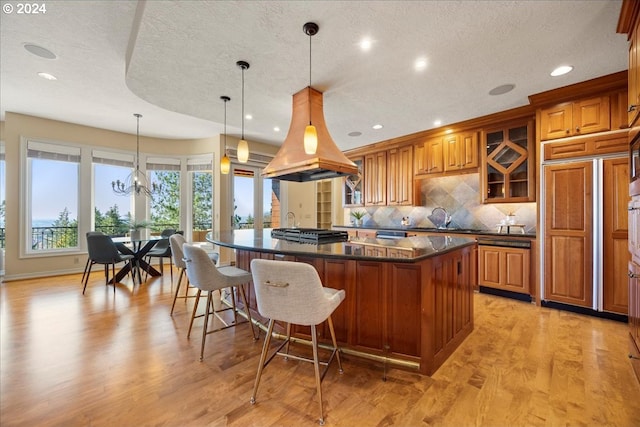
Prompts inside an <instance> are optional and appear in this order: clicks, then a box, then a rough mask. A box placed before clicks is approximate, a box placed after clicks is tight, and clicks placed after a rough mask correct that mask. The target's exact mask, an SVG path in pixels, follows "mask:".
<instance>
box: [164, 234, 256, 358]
mask: <svg viewBox="0 0 640 427" xmlns="http://www.w3.org/2000/svg"><path fill="white" fill-rule="evenodd" d="M172 237H173V236H172ZM182 251H183V253H184V261H185V264H186V266H187V268H186V270H187V277H188V278H189V283H191V285H192V286H194V287H196V288H198V292H197V293H196V302H195V304H194V306H193V313H192V314H191V322H190V324H189V332H188V333H187V337H189V336H190V335H191V328H192V326H193V320H194V319H195V318H196V317H204V327H203V329H202V345H201V348H200V360H201V361H202V358H203V354H204V344H205V340H206V337H207V335H208V334H210V333H213V332H216V331H220V330H222V329H226V328H230V327H232V326H237V325H238V324H240V323H245V322H238V310H237V308H236V304H235V298H236V297H235V293H234V290H237V293H238V294H240V298H241V299H242V303H243V304H244V307H245V311H246V315H247V318H248V323H249V325H250V326H251V335H252V337H253V338H254V339H256V335H255V331H254V328H253V322H252V319H251V313H250V311H249V305H248V304H247V298H246V294H245V291H244V287H243V285H245V284H247V283H249V281H250V280H251V273H249V272H248V271H246V270H242V269H240V268H236V267H222V268H218V267H216V265H215V264H214V262H213V260H212V259H211V257H210V256H209V254H207V252H206V251H205V250H204V249H202V248H200V247H197V246H193V245H190V244H184V245H183V246H182ZM225 288H230V289H231V304H232V306H231V307H229V308H224V309H221V310H215V308H214V306H213V298H212V294H213V292H214V291H221V290H223V289H225ZM203 291H204V292H206V293H207V304H206V308H205V313H204V314H202V315H199V316H196V312H197V309H198V302H199V301H200V295H201V293H202V292H203ZM226 310H233V321H232V322H231V323H229V322H227V321H226V320H225V319H224V318H223V317H222V316H221V315H220V313H221V312H222V311H226ZM211 315H213V316H214V317H217V318H218V320H220V321H221V322H222V324H223V326H222V327H219V328H216V329H213V330H209V329H208V327H209V317H210V316H211Z"/></svg>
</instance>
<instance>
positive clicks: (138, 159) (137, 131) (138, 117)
mask: <svg viewBox="0 0 640 427" xmlns="http://www.w3.org/2000/svg"><path fill="white" fill-rule="evenodd" d="M134 116H136V173H138V171H139V170H140V117H142V115H141V114H138V113H136V114H134Z"/></svg>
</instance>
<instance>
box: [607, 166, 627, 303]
mask: <svg viewBox="0 0 640 427" xmlns="http://www.w3.org/2000/svg"><path fill="white" fill-rule="evenodd" d="M603 180H604V181H603V188H604V189H605V191H604V194H603V218H602V219H603V222H602V223H603V228H602V235H603V236H602V237H603V252H604V254H605V256H604V257H603V309H604V310H605V311H612V312H615V313H620V314H627V312H628V303H629V290H628V283H627V282H628V281H627V276H626V274H625V269H626V267H627V265H628V262H629V251H628V240H627V239H628V232H629V230H628V229H629V227H628V211H627V206H628V204H629V196H628V193H629V191H628V185H629V163H628V159H626V158H620V159H607V160H604V161H603Z"/></svg>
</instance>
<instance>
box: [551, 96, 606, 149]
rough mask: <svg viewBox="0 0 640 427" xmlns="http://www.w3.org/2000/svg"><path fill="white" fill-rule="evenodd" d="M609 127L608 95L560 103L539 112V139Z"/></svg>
mask: <svg viewBox="0 0 640 427" xmlns="http://www.w3.org/2000/svg"><path fill="white" fill-rule="evenodd" d="M610 129H611V108H610V99H609V96H602V97H597V98H591V99H583V100H578V101H576V102H567V103H562V104H559V105H555V106H553V107H549V108H545V109H542V110H541V112H540V139H541V140H543V141H544V140H549V139H557V138H566V137H569V136H575V135H585V134H589V133H594V132H602V131H606V130H610Z"/></svg>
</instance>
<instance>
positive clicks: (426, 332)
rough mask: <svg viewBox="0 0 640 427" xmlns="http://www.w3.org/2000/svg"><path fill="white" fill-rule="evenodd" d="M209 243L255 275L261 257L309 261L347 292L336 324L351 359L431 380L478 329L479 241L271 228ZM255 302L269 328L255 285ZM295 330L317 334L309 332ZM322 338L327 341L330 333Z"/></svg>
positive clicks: (215, 237)
mask: <svg viewBox="0 0 640 427" xmlns="http://www.w3.org/2000/svg"><path fill="white" fill-rule="evenodd" d="M207 240H208V241H209V242H211V243H213V244H215V245H218V246H223V247H228V248H232V249H235V251H236V265H237V266H238V267H239V268H243V269H245V270H250V263H251V260H252V259H254V258H263V259H275V260H289V261H298V262H305V263H308V264H311V265H313V266H314V267H315V269H316V270H317V271H318V274H319V276H320V279H321V280H322V283H323V284H324V285H325V286H327V287H332V288H336V289H344V290H345V292H346V298H345V300H344V301H343V303H342V304H341V306H340V307H338V309H337V310H336V311H335V312H334V314H333V323H334V327H335V331H336V337H337V339H338V342H339V346H340V347H341V350H342V351H343V352H344V353H345V354H350V355H355V356H360V357H364V358H368V359H371V360H376V361H379V362H381V363H384V364H386V363H388V364H390V365H395V366H398V367H402V368H406V369H411V370H416V371H418V372H420V373H422V374H426V375H431V374H433V373H434V372H435V371H436V370H437V369H438V367H439V366H440V365H442V363H444V361H445V360H446V359H447V358H448V357H449V355H451V353H453V351H454V350H455V349H456V348H457V347H458V346H459V345H460V343H461V342H462V341H463V340H464V339H465V338H466V337H467V335H469V333H471V331H472V330H473V285H472V280H471V274H470V272H471V253H472V250H473V249H474V247H475V245H476V242H475V241H474V240H473V239H467V238H463V237H451V236H447V235H433V236H414V237H406V238H401V239H376V238H362V239H360V238H351V240H349V241H343V242H334V243H319V244H310V243H299V242H291V241H286V240H284V239H278V238H272V237H271V229H264V230H234V231H229V232H216V233H210V234H208V235H207ZM248 304H249V308H250V310H251V314H252V316H255V319H258V321H259V322H260V323H261V324H263V325H264V323H265V320H266V319H262V318H261V317H260V316H259V314H258V313H257V309H256V307H257V306H256V301H255V294H254V292H253V289H252V287H251V286H250V287H249V289H248ZM323 328H326V325H325V326H324V327H323ZM293 332H294V335H295V336H296V337H297V338H300V339H309V337H310V331H309V329H308V327H307V328H304V327H297V328H294V330H293ZM319 335H320V336H322V337H323V339H328V336H329V335H328V330H325V329H323V330H320V331H319Z"/></svg>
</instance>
